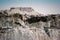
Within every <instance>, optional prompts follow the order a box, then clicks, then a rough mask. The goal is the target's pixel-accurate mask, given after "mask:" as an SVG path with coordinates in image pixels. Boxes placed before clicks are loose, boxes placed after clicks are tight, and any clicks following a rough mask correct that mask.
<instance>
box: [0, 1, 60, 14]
mask: <svg viewBox="0 0 60 40" xmlns="http://www.w3.org/2000/svg"><path fill="white" fill-rule="evenodd" d="M11 7H32V8H33V9H34V10H35V11H37V12H39V13H42V14H57V13H60V0H0V10H4V9H9V8H11Z"/></svg>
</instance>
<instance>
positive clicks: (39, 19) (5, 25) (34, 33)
mask: <svg viewBox="0 0 60 40" xmlns="http://www.w3.org/2000/svg"><path fill="white" fill-rule="evenodd" d="M0 40H60V14H52V15H47V16H43V15H42V14H40V13H38V12H35V11H34V10H33V9H32V8H31V7H18V8H14V7H13V8H11V9H10V10H4V11H0Z"/></svg>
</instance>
